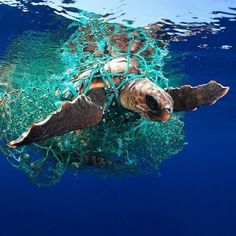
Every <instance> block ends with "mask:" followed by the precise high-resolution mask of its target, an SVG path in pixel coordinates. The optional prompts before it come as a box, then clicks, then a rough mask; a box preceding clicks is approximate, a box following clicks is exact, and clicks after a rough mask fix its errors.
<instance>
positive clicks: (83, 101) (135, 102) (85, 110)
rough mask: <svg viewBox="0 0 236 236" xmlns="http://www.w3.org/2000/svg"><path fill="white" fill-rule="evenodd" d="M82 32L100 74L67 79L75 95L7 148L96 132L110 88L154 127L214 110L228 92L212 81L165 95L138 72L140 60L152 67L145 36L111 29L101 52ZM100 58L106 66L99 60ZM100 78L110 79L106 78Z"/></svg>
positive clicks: (151, 49)
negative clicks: (176, 114) (209, 108)
mask: <svg viewBox="0 0 236 236" xmlns="http://www.w3.org/2000/svg"><path fill="white" fill-rule="evenodd" d="M83 30H84V32H85V40H86V47H84V48H83V52H86V53H91V54H93V55H94V56H95V58H96V59H99V58H100V59H99V60H96V65H94V67H96V66H97V65H99V67H100V70H96V73H94V70H93V69H88V70H87V71H85V72H84V73H81V74H77V75H75V76H74V77H73V78H71V81H73V85H74V88H76V93H77V94H78V95H77V96H76V95H75V94H71V93H70V91H69V90H68V91H65V92H64V99H66V100H67V101H65V102H63V103H62V105H61V107H60V108H59V109H58V110H57V111H55V112H54V113H52V114H51V115H49V116H48V117H47V118H46V119H44V120H42V121H40V122H38V123H35V124H32V125H31V126H30V127H29V129H28V130H27V131H26V132H24V133H23V134H22V135H21V136H20V137H18V138H17V139H15V140H13V141H11V142H10V143H9V146H10V147H18V146H21V145H26V144H30V143H34V142H38V141H41V140H45V139H47V138H49V137H52V136H56V135H62V134H65V133H67V132H70V131H77V133H79V132H78V130H82V129H85V128H89V127H92V126H96V125H97V124H98V123H99V122H101V121H102V119H103V116H104V112H107V111H106V110H105V108H106V104H107V98H108V96H107V94H108V93H110V92H111V91H108V90H112V89H113V87H112V86H111V85H115V86H116V88H117V89H118V91H117V99H118V103H119V104H120V106H121V107H123V108H125V109H127V110H128V111H130V112H133V113H136V114H138V116H139V117H144V118H146V119H150V120H152V121H154V122H155V121H156V122H166V121H168V119H169V118H170V117H171V114H172V113H173V112H181V111H191V110H195V109H196V108H198V107H200V106H203V105H210V104H213V103H215V102H216V101H217V100H218V99H219V98H221V97H223V96H224V95H225V94H226V93H227V92H228V90H229V88H228V87H224V86H222V85H221V84H219V83H217V82H215V81H210V82H209V83H207V84H202V85H198V86H196V87H192V86H190V85H184V86H182V87H179V88H166V89H163V88H161V87H159V86H158V85H157V84H156V83H154V82H153V81H152V80H151V78H149V77H147V76H146V74H147V73H146V71H143V69H142V68H141V65H140V64H141V63H142V62H141V61H140V57H139V56H140V55H141V56H142V58H144V59H145V60H146V61H150V60H151V59H150V58H149V57H150V56H151V55H153V54H154V50H155V48H154V47H153V45H152V44H150V45H149V41H147V37H144V36H145V35H143V33H140V31H138V30H133V31H128V32H129V34H128V33H127V31H126V30H125V28H124V27H122V26H120V29H119V30H120V32H118V33H117V32H116V33H114V34H112V32H113V31H114V29H112V28H108V30H110V31H111V34H109V36H107V38H106V39H105V42H106V43H105V44H103V45H102V46H101V43H98V41H97V39H96V36H95V35H93V34H91V32H90V28H89V27H86V28H84V29H83ZM149 30H150V29H149ZM156 31H157V30H156ZM156 31H155V32H154V33H156ZM150 32H151V33H150V34H149V35H148V36H150V37H152V36H154V35H155V34H154V33H153V32H152V30H150ZM156 46H159V47H162V46H163V45H156ZM69 47H70V50H71V53H72V54H74V53H76V47H77V45H76V43H73V42H70V44H69ZM101 47H102V49H101ZM117 49H118V50H117ZM137 52H139V56H137ZM104 55H105V57H104ZM108 56H109V57H108ZM104 58H109V60H103V59H104ZM94 67H93V68H94ZM101 71H103V74H101ZM104 74H105V75H107V74H109V76H107V77H106V76H105V77H104ZM129 75H132V79H129V80H127V76H129ZM91 78H92V80H91V83H90V84H89V86H87V88H86V89H84V86H85V84H86V82H87V80H88V79H91ZM81 81H84V82H83V83H81ZM78 85H79V86H78ZM85 90H86V92H85Z"/></svg>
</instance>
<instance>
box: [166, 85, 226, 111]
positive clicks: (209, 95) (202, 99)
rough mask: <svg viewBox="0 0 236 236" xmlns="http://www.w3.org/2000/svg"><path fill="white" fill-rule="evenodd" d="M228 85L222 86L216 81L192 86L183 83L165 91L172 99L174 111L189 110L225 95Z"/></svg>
mask: <svg viewBox="0 0 236 236" xmlns="http://www.w3.org/2000/svg"><path fill="white" fill-rule="evenodd" d="M228 90H229V87H224V86H222V85H221V84H219V83H217V82H216V81H210V82H209V83H208V84H202V85H198V86H196V87H192V86H190V85H184V86H182V87H180V88H168V89H166V92H167V93H169V94H170V96H171V97H172V99H173V100H174V112H179V111H190V110H195V109H196V108H198V107H200V106H203V105H211V104H214V103H215V102H216V101H217V100H218V99H219V98H221V97H223V96H225V95H226V94H227V92H228Z"/></svg>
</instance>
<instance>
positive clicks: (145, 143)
mask: <svg viewBox="0 0 236 236" xmlns="http://www.w3.org/2000/svg"><path fill="white" fill-rule="evenodd" d="M71 27H76V28H77V29H76V30H75V32H74V33H73V34H72V35H71V37H70V39H69V40H68V41H67V42H66V43H64V44H63V45H62V51H61V50H59V49H58V47H57V46H55V45H53V43H52V41H50V40H51V38H50V35H49V33H48V34H47V33H43V34H41V35H39V34H37V35H36V37H35V35H34V33H32V32H29V33H26V34H25V35H23V36H22V38H20V39H19V40H18V41H17V43H15V47H16V48H17V50H19V46H20V52H21V53H19V55H17V57H15V59H14V60H15V61H14V60H13V62H12V64H11V66H10V69H9V66H8V67H7V69H6V68H5V75H4V78H6V81H5V83H2V84H0V114H1V120H0V129H1V130H2V132H1V133H0V151H1V152H2V153H4V155H5V156H6V157H7V159H8V160H9V162H10V163H11V164H12V165H13V166H14V167H16V168H17V169H19V170H22V171H23V172H25V173H26V174H27V175H28V176H29V178H30V180H31V181H32V182H34V183H35V184H37V185H40V186H45V185H51V184H55V183H57V182H58V181H59V180H60V178H61V177H62V176H63V174H64V172H65V170H66V169H68V170H71V171H72V172H73V173H75V172H80V171H82V170H83V171H88V172H92V173H94V172H95V173H98V174H100V175H103V176H106V175H118V176H120V175H124V174H147V173H152V172H154V171H157V170H158V169H159V166H160V164H161V162H162V161H163V160H165V159H167V158H169V157H171V156H173V155H174V154H176V153H178V152H179V151H180V150H181V149H182V147H183V145H184V132H183V122H182V121H181V120H180V117H178V116H177V115H174V116H173V117H172V118H171V119H170V121H169V122H167V123H156V122H151V121H149V120H145V119H142V118H140V117H139V116H138V115H137V114H134V113H132V112H129V111H127V110H124V109H122V108H121V107H120V106H119V103H117V102H116V99H117V97H118V91H119V88H120V87H121V86H122V85H123V84H124V83H126V82H127V81H130V80H132V79H137V78H139V77H144V76H145V77H148V78H150V79H151V80H152V81H153V82H155V83H156V84H158V85H159V86H161V87H167V86H168V80H167V79H166V78H165V77H164V76H163V74H162V67H163V58H164V56H165V55H166V54H167V50H166V49H165V47H164V43H163V42H162V41H160V40H157V39H154V38H153V37H152V36H151V35H150V34H149V33H148V32H147V31H146V30H145V29H142V28H138V29H133V28H131V27H124V26H122V25H119V24H107V23H104V22H103V21H102V20H101V19H100V18H99V16H96V15H92V16H91V15H85V14H84V17H82V18H81V20H80V21H79V22H76V23H73V24H72V25H71ZM119 34H125V35H127V39H128V41H127V47H126V48H125V50H123V49H121V48H118V47H116V45H115V44H113V42H112V40H111V39H112V37H113V36H114V35H119ZM137 37H139V38H140V37H141V39H142V45H141V47H140V48H139V50H136V51H135V52H132V48H131V46H132V43H133V42H134V41H135V40H136V38H137ZM49 45H50V46H49ZM108 47H109V48H110V49H112V50H113V52H116V53H117V55H119V56H120V55H122V56H126V57H129V56H130V57H131V56H132V58H134V57H135V58H136V59H137V60H138V61H139V64H140V69H141V70H142V72H143V74H142V75H141V76H140V75H133V74H130V73H128V71H126V73H124V74H123V75H122V77H123V79H122V82H121V84H120V85H118V86H116V85H115V84H114V83H113V81H112V76H114V75H113V74H111V73H108V72H107V71H105V70H104V64H105V63H107V62H109V61H111V60H112V59H114V58H115V57H116V56H114V55H112V54H111V53H108V52H107V48H108ZM13 48H14V47H13ZM56 48H57V49H56ZM150 48H151V49H152V53H150ZM110 51H111V50H110ZM147 52H149V53H147ZM39 53H40V55H39ZM29 54H30V56H29ZM33 55H36V57H35V58H34V56H33ZM45 55H46V56H45ZM40 56H41V57H40ZM59 57H60V58H59ZM38 58H40V59H38ZM25 68H27V70H26V69H25ZM3 70H4V69H3ZM88 70H91V73H89V74H88V75H87V76H85V77H83V78H82V79H81V80H77V77H76V75H79V74H81V73H83V72H85V71H88ZM6 74H7V76H6ZM98 76H100V77H102V78H103V81H105V80H109V81H110V86H109V87H107V86H105V87H106V90H107V94H108V95H107V104H106V110H105V116H104V119H103V121H102V122H101V123H100V124H99V125H97V126H95V127H92V128H89V129H84V130H82V132H81V133H80V134H79V135H78V134H76V133H75V132H70V133H68V134H65V135H62V136H59V137H54V138H50V139H48V140H45V141H42V142H40V143H37V144H32V145H28V146H24V147H19V148H17V149H12V148H9V147H8V146H7V143H8V142H9V141H11V140H13V139H15V138H16V137H18V136H19V135H20V134H21V133H22V132H24V131H25V129H26V128H27V127H28V126H29V125H30V124H32V123H35V122H38V121H40V120H42V119H45V117H47V116H48V115H49V114H50V113H52V112H53V111H55V110H57V109H58V108H59V106H60V104H61V103H62V102H63V101H64V100H65V99H66V100H68V99H70V98H71V96H70V95H72V96H75V95H78V94H77V91H78V88H80V86H81V85H82V84H83V93H84V94H86V92H87V91H88V88H89V86H90V84H91V82H92V81H93V79H94V78H96V77H98ZM68 94H69V95H68Z"/></svg>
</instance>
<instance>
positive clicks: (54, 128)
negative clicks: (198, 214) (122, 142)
mask: <svg viewBox="0 0 236 236" xmlns="http://www.w3.org/2000/svg"><path fill="white" fill-rule="evenodd" d="M104 106H105V93H104V90H103V89H101V88H100V89H97V88H96V89H91V90H89V91H88V95H87V96H84V95H81V96H79V97H77V98H76V99H74V100H73V101H72V102H64V103H63V104H62V105H61V107H60V108H59V109H58V110H57V111H55V112H54V113H52V114H51V115H50V116H49V117H47V118H46V119H45V120H43V121H41V122H38V123H36V124H33V125H31V126H30V127H29V129H28V130H27V131H26V132H24V133H23V134H22V135H21V136H20V137H19V138H17V139H16V140H13V141H11V142H10V143H9V144H8V146H10V147H13V148H15V147H17V146H22V145H26V144H30V143H34V142H38V141H41V140H44V139H47V138H50V137H52V136H56V135H62V134H65V133H68V132H70V131H73V130H78V129H84V128H88V127H91V126H94V125H96V124H97V123H99V122H100V121H101V119H102V116H103V109H104Z"/></svg>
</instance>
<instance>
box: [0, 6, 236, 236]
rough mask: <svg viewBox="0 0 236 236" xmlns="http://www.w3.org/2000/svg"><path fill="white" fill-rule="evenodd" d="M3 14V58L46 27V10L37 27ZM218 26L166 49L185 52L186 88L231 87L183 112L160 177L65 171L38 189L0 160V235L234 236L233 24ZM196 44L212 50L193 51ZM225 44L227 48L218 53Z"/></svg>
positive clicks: (235, 49)
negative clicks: (180, 137)
mask: <svg viewBox="0 0 236 236" xmlns="http://www.w3.org/2000/svg"><path fill="white" fill-rule="evenodd" d="M7 11H8V14H6V16H5V17H0V19H1V20H0V28H1V35H0V38H1V40H2V41H1V44H0V50H1V53H3V52H4V49H5V47H6V45H7V44H8V42H10V41H11V38H9V36H12V37H14V35H16V34H17V33H20V32H21V31H23V30H25V29H26V28H28V27H29V28H31V29H32V28H33V29H34V30H43V29H45V28H47V27H51V26H48V25H47V22H48V21H50V20H51V19H50V15H51V13H50V10H49V9H44V10H41V11H45V12H44V13H45V14H44V15H43V18H42V19H44V20H43V21H42V19H38V21H39V22H41V23H39V24H38V25H37V24H35V23H34V22H31V23H30V19H32V17H33V16H32V15H28V14H29V13H28V14H24V15H22V14H21V13H20V11H17V10H16V9H14V8H11V9H10V8H8V7H3V6H0V13H1V16H3V14H4V13H6V12H7ZM47 12H48V14H47ZM49 13H50V14H49ZM10 16H14V18H13V17H10ZM6 17H7V18H6ZM27 17H28V18H27ZM3 19H5V22H6V25H3V23H2V20H3ZM6 19H7V20H6ZM36 21H37V20H36ZM25 23H28V24H25ZM7 24H8V25H7ZM221 26H225V27H226V29H225V31H224V32H222V33H220V34H217V35H208V38H207V39H201V37H202V36H204V34H202V35H198V36H194V37H191V38H189V40H188V41H187V42H177V43H174V42H173V43H171V45H170V50H171V51H172V52H175V53H176V54H179V55H181V54H183V53H185V52H188V53H189V54H188V56H186V57H185V59H183V63H182V64H183V65H184V72H185V74H186V80H185V82H186V83H191V84H193V85H196V84H199V83H205V82H207V81H209V80H211V79H214V80H217V81H220V82H222V83H223V84H225V85H229V86H230V87H231V90H230V92H229V94H228V95H227V96H226V97H225V98H223V99H222V100H221V101H219V102H218V103H217V104H216V105H214V106H211V107H207V108H202V109H199V110H198V111H196V112H191V113H188V114H186V116H185V118H184V120H185V131H186V139H187V142H188V145H187V146H185V148H184V150H183V151H182V152H181V153H180V154H178V155H177V156H176V157H174V158H172V159H170V160H168V161H166V162H165V163H164V164H163V165H162V168H161V171H160V174H153V175H149V176H144V177H143V176H142V177H126V178H120V179H112V178H107V179H102V178H100V177H97V176H90V175H85V174H81V175H79V176H77V178H75V177H74V176H72V175H71V174H66V175H65V177H64V178H63V179H62V180H61V182H60V183H59V184H57V185H56V186H54V187H50V188H38V187H36V186H34V185H32V184H31V183H29V182H28V180H27V179H26V177H25V176H24V174H23V173H21V172H18V171H17V170H16V169H14V168H12V167H11V166H10V165H9V164H8V162H7V160H6V159H5V158H4V157H3V156H1V158H0V235H1V236H13V235H18V236H20V235H22V236H28V235H34V236H37V235H57V236H61V235H102V236H106V235H114V236H115V235H129V236H130V235H137V236H138V235H158V236H169V235H170V236H195V235H196V236H199V235H201V236H205V235H206V236H235V235H236V190H235V186H236V174H235V169H236V155H235V150H236V139H235V131H236V123H235V121H236V109H235V108H236V103H235V102H236V93H235V88H236V81H235V79H236V78H235V69H236V24H235V21H229V20H227V19H225V18H222V19H221ZM3 39H4V40H3ZM3 42H4V43H3ZM201 43H208V44H209V46H210V49H200V48H198V47H197V46H198V45H199V44H201ZM225 44H228V45H231V46H233V47H232V49H230V50H222V49H219V47H220V46H221V45H225ZM196 56H197V58H196ZM157 145H158V144H157Z"/></svg>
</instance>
